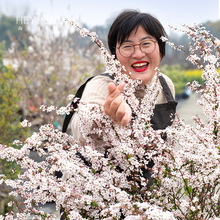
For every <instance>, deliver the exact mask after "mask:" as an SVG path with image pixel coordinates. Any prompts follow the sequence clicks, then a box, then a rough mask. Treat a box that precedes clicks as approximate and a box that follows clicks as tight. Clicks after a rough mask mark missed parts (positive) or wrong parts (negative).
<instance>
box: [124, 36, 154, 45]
mask: <svg viewBox="0 0 220 220" xmlns="http://www.w3.org/2000/svg"><path fill="white" fill-rule="evenodd" d="M149 39H150V40H152V39H153V37H151V36H146V37H142V38H141V39H140V40H141V41H142V40H149ZM132 42H133V41H131V40H128V39H126V40H124V41H123V43H132Z"/></svg>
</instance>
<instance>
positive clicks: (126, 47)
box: [122, 45, 132, 49]
mask: <svg viewBox="0 0 220 220" xmlns="http://www.w3.org/2000/svg"><path fill="white" fill-rule="evenodd" d="M122 48H124V49H130V48H132V46H131V45H124V46H123V47H122Z"/></svg>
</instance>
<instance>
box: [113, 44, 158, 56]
mask: <svg viewBox="0 0 220 220" xmlns="http://www.w3.org/2000/svg"><path fill="white" fill-rule="evenodd" d="M148 41H153V42H154V45H155V44H156V43H158V41H157V40H148ZM144 42H145V41H143V42H141V43H139V44H131V46H132V47H133V48H134V52H135V46H137V45H138V46H139V49H140V51H141V52H143V53H145V54H151V53H153V52H154V50H155V49H156V46H155V48H154V49H153V51H152V52H150V53H146V52H144V51H142V50H141V44H143V43H144ZM122 45H123V43H122V44H121V45H120V46H119V47H116V49H117V50H118V51H119V53H120V54H121V52H120V47H121V46H122ZM134 52H133V53H134ZM133 53H132V54H131V55H130V56H124V55H122V54H121V55H122V56H123V57H131V56H132V55H133Z"/></svg>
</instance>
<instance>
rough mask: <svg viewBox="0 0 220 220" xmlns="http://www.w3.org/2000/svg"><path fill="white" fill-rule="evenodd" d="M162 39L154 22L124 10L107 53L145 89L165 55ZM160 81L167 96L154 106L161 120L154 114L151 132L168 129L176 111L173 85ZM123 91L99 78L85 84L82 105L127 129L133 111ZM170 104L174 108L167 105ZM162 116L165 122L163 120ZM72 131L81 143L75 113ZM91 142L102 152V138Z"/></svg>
mask: <svg viewBox="0 0 220 220" xmlns="http://www.w3.org/2000/svg"><path fill="white" fill-rule="evenodd" d="M161 36H166V33H165V30H164V28H163V26H162V25H161V24H160V22H159V21H158V20H157V19H156V18H154V17H153V16H151V15H149V14H146V13H141V12H138V11H136V10H126V11H123V12H122V13H121V14H119V16H118V17H117V18H116V19H115V21H114V22H113V24H112V26H111V28H110V30H109V34H108V46H109V49H110V52H111V53H112V54H113V55H115V56H116V58H117V59H118V61H119V62H120V63H121V65H123V66H124V67H125V69H126V72H125V74H128V75H129V76H130V77H131V78H132V79H141V80H142V85H147V84H150V83H151V82H152V79H153V78H154V76H155V73H156V70H155V69H156V67H158V66H159V64H160V61H161V60H162V58H163V57H164V55H165V43H164V42H162V40H161V39H160V38H161ZM161 78H162V80H160V81H161V83H162V87H163V88H164V89H165V90H166V92H165V93H164V91H160V93H159V95H158V97H157V100H156V104H157V105H162V108H161V106H159V108H158V109H157V108H155V111H158V113H159V115H162V117H163V118H160V116H157V114H154V118H153V119H152V123H153V128H154V129H163V128H165V127H166V126H168V125H170V124H171V122H170V116H169V115H170V113H175V108H176V102H175V101H174V99H173V97H175V90H174V85H173V83H172V81H171V80H170V79H169V78H168V77H167V76H165V75H163V77H161ZM164 84H165V85H164ZM123 88H124V83H122V84H120V85H118V86H116V85H115V84H114V82H113V79H112V78H110V77H107V76H104V75H98V76H96V77H94V78H93V79H92V80H90V81H89V82H88V83H87V85H86V87H85V89H84V92H83V95H82V98H81V101H83V102H85V103H88V104H96V105H99V106H101V107H103V109H104V113H105V114H107V115H108V116H110V118H111V119H112V121H113V123H118V124H121V125H122V126H126V125H128V123H129V122H130V121H131V118H132V110H131V107H130V106H129V105H128V104H127V103H126V102H125V101H124V100H123V98H122V96H121V91H122V90H123ZM145 93H146V91H145V90H143V89H137V90H136V91H135V96H136V97H137V98H138V99H142V98H143V97H144V95H145ZM166 94H169V95H168V96H167V95H166ZM169 102H171V103H173V104H171V105H170V103H169ZM161 109H162V110H161ZM163 109H165V111H166V112H167V109H168V113H167V114H164V112H163ZM170 110H171V111H170ZM79 111H80V109H79ZM154 113H155V112H154ZM164 115H165V116H166V117H167V118H165V119H164ZM71 128H72V132H73V134H74V137H75V138H76V139H78V140H82V141H83V138H82V135H81V131H80V128H79V117H78V114H77V113H76V114H74V116H73V119H72V123H71ZM93 140H94V142H95V146H96V148H97V150H99V151H101V152H103V150H104V148H103V146H104V142H103V140H102V138H101V137H100V136H98V135H95V136H94V137H93Z"/></svg>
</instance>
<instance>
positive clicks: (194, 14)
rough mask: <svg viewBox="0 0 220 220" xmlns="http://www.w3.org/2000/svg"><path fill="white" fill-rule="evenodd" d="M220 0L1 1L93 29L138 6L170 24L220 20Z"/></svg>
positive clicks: (8, 8)
mask: <svg viewBox="0 0 220 220" xmlns="http://www.w3.org/2000/svg"><path fill="white" fill-rule="evenodd" d="M219 3H220V0H111V1H105V0H0V13H4V14H6V15H14V16H17V17H19V16H30V17H34V16H36V15H37V16H39V15H42V16H44V17H45V19H47V20H49V21H50V22H53V21H54V20H56V19H58V18H60V17H61V18H63V19H65V18H68V19H69V20H74V21H76V22H78V21H80V22H82V23H86V24H87V25H88V27H90V28H92V27H93V26H96V25H105V24H106V22H107V20H108V19H112V18H114V17H115V16H116V15H117V14H118V13H120V12H121V11H122V10H124V9H138V10H140V11H141V12H147V13H150V14H152V15H153V16H155V17H156V18H158V19H159V20H160V22H161V23H162V24H163V26H164V27H165V29H166V30H169V27H168V25H173V26H175V27H180V26H181V25H182V24H187V25H193V24H194V23H196V24H198V23H205V22H207V21H217V20H219V19H220V4H219Z"/></svg>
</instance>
